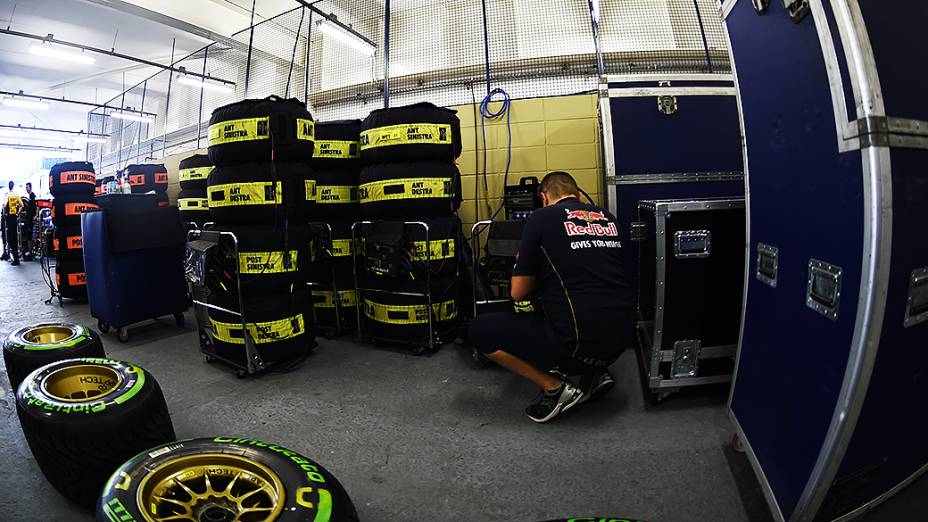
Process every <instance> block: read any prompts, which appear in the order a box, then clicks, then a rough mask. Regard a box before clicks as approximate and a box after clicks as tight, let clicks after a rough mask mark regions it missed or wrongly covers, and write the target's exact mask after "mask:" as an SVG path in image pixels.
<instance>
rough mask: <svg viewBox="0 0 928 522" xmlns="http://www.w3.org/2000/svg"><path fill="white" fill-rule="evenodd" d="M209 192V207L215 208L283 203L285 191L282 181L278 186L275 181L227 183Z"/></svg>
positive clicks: (211, 188) (216, 186) (213, 187)
mask: <svg viewBox="0 0 928 522" xmlns="http://www.w3.org/2000/svg"><path fill="white" fill-rule="evenodd" d="M208 190H209V206H210V207H213V208H216V207H237V206H245V205H280V204H281V203H283V189H282V185H281V182H280V181H278V182H277V184H276V185H275V184H274V182H273V181H256V182H253V183H226V184H223V185H213V186H211V187H209V188H208Z"/></svg>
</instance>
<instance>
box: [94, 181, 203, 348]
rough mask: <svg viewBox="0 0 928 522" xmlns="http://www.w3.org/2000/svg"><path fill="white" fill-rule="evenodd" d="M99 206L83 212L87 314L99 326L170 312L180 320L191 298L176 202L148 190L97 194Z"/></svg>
mask: <svg viewBox="0 0 928 522" xmlns="http://www.w3.org/2000/svg"><path fill="white" fill-rule="evenodd" d="M97 201H98V203H99V204H100V207H101V208H100V210H96V211H93V212H88V213H86V214H84V215H82V216H81V228H82V233H83V236H84V266H85V272H86V274H87V295H88V299H89V301H90V314H91V315H92V316H93V317H94V318H96V319H97V326H98V327H99V328H100V331H101V332H103V333H106V332H107V331H109V329H110V328H115V329H117V332H118V336H119V340H120V341H122V342H126V341H128V340H129V330H128V326H129V325H131V324H134V323H138V322H141V321H144V320H147V319H154V318H157V317H160V316H165V315H173V316H174V319H175V321H176V322H177V324H178V326H183V324H184V315H183V314H184V312H185V311H186V310H187V308H188V307H189V304H190V298H189V296H188V294H187V283H186V280H185V279H184V264H183V263H184V252H185V237H184V229H183V224H182V222H181V219H180V215H179V213H178V211H177V207H158V206H157V200H156V199H155V198H154V197H152V196H148V195H114V196H104V197H99V198H97Z"/></svg>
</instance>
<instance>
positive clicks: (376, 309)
mask: <svg viewBox="0 0 928 522" xmlns="http://www.w3.org/2000/svg"><path fill="white" fill-rule="evenodd" d="M361 306H362V307H363V308H364V315H365V316H367V318H368V319H371V320H373V321H376V322H378V323H385V324H426V323H428V322H429V306H428V305H425V304H422V305H385V304H381V303H375V302H374V301H371V300H370V299H367V298H365V299H363V300H362V301H361ZM432 310H433V311H434V317H433V320H435V321H439V322H440V321H448V320H451V319H454V318H455V317H457V316H458V307H457V304H456V303H455V302H454V301H453V300H451V301H443V302H441V303H432Z"/></svg>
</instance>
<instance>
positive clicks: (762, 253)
mask: <svg viewBox="0 0 928 522" xmlns="http://www.w3.org/2000/svg"><path fill="white" fill-rule="evenodd" d="M779 259H780V249H778V248H776V247H772V246H770V245H765V244H763V243H758V244H757V279H758V280H760V281H763V282H764V283H766V284H768V285H770V286H772V287H774V288H776V287H777V272H778V271H779V265H780V261H779Z"/></svg>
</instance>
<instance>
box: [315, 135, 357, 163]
mask: <svg viewBox="0 0 928 522" xmlns="http://www.w3.org/2000/svg"><path fill="white" fill-rule="evenodd" d="M359 147H360V143H359V142H357V141H338V140H316V148H315V149H314V150H313V157H314V158H326V159H352V158H360V157H361V151H360V149H359Z"/></svg>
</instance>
